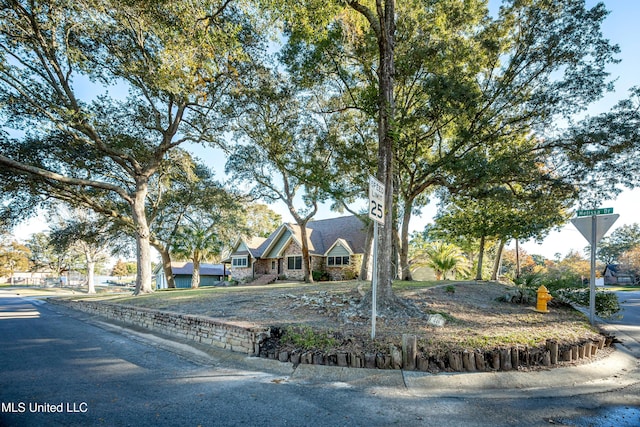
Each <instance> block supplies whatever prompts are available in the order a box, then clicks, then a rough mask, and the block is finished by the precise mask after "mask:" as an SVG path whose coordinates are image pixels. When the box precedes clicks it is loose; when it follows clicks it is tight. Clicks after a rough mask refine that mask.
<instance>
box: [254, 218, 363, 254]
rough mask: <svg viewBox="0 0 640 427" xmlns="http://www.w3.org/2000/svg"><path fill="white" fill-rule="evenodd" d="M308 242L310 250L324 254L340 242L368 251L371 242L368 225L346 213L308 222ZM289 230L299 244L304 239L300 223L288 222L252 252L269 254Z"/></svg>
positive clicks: (361, 251) (352, 247) (360, 251)
mask: <svg viewBox="0 0 640 427" xmlns="http://www.w3.org/2000/svg"><path fill="white" fill-rule="evenodd" d="M306 228H307V242H308V243H309V253H310V254H312V255H319V256H324V255H325V254H326V253H327V252H328V251H329V250H330V249H331V248H332V247H333V246H334V245H335V244H336V243H337V242H339V243H340V244H342V245H343V246H346V249H347V250H349V251H351V252H352V253H364V249H365V245H366V241H367V229H366V225H365V224H364V223H363V222H362V220H360V219H359V218H358V217H357V216H355V215H351V216H344V217H338V218H331V219H323V220H318V221H309V222H308V223H307V227H306ZM287 231H289V232H290V233H291V236H290V237H289V238H292V239H294V240H295V242H296V243H298V244H300V243H301V242H302V236H301V232H300V226H298V225H297V224H294V223H285V224H283V225H281V226H280V227H279V228H278V229H277V230H276V231H274V232H273V233H272V234H271V235H270V236H269V237H268V238H267V239H266V240H265V241H264V242H262V244H261V245H260V246H258V247H257V248H256V249H255V250H254V251H252V254H253V256H254V257H256V258H259V257H261V256H262V255H263V254H265V253H268V252H269V251H270V250H271V249H272V248H273V247H274V246H275V245H276V244H277V242H278V241H279V239H280V238H282V237H283V236H284V234H285V233H286V232H287Z"/></svg>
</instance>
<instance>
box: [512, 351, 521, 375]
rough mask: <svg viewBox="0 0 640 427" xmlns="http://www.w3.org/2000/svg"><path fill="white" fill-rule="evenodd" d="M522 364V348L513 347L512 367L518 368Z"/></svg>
mask: <svg viewBox="0 0 640 427" xmlns="http://www.w3.org/2000/svg"><path fill="white" fill-rule="evenodd" d="M518 366H520V348H518V347H513V348H512V349H511V368H513V369H516V370H517V369H518Z"/></svg>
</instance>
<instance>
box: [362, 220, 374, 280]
mask: <svg viewBox="0 0 640 427" xmlns="http://www.w3.org/2000/svg"><path fill="white" fill-rule="evenodd" d="M372 245H373V222H371V221H369V225H367V241H366V243H365V245H364V254H363V255H362V265H361V266H360V280H369V271H370V268H371V265H370V264H369V258H370V257H371V253H372V252H373V246H372Z"/></svg>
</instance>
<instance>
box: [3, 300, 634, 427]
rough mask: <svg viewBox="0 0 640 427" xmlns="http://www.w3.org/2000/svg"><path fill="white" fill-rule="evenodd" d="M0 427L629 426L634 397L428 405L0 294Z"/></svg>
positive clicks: (404, 393)
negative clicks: (303, 378) (254, 364)
mask: <svg viewBox="0 0 640 427" xmlns="http://www.w3.org/2000/svg"><path fill="white" fill-rule="evenodd" d="M0 405H1V407H0V426H43V425H46V426H55V425H61V426H62V425H63V426H74V425H77V426H92V425H100V426H146V425H154V426H285V425H296V426H392V425H402V426H482V425H487V426H489V425H490V426H510V425H518V426H543V425H549V424H556V425H558V424H559V425H572V426H616V427H621V426H637V425H640V386H639V385H638V384H637V383H636V384H634V385H631V386H627V387H624V388H621V389H620V390H616V391H613V392H611V391H609V392H607V393H602V392H600V391H599V390H598V388H597V387H594V388H592V389H590V391H589V392H588V393H584V390H583V391H582V393H576V395H575V396H568V397H562V398H555V397H554V396H552V395H550V396H547V397H535V398H531V397H530V396H527V395H526V394H522V393H517V392H515V391H514V396H513V398H492V397H491V396H490V395H489V394H488V395H487V398H478V397H473V398H468V397H459V398H456V397H446V398H433V397H430V398H426V397H419V396H416V395H414V394H412V393H411V392H410V391H409V390H407V389H406V388H403V387H384V386H375V385H372V384H371V383H368V384H362V385H351V384H346V383H341V382H323V381H322V378H316V379H315V380H313V381H307V382H298V383H296V382H292V381H289V380H288V378H286V377H284V376H282V375H281V374H278V373H277V372H275V371H269V370H248V369H243V368H241V367H238V366H235V365H233V364H230V363H228V362H227V361H224V360H221V359H215V358H212V357H210V356H207V355H205V354H200V353H197V352H191V351H182V350H180V349H179V348H171V347H166V346H165V345H164V344H163V342H162V341H158V340H154V339H153V338H150V337H144V336H140V335H136V334H133V333H129V332H127V331H126V330H122V329H118V328H114V327H111V326H109V325H106V324H101V323H96V322H95V321H93V320H91V319H89V318H87V317H86V315H83V314H79V313H76V312H72V311H71V310H67V309H63V308H61V307H58V306H52V305H50V304H47V303H42V302H41V301H37V300H32V299H26V298H21V297H18V296H15V295H11V294H10V293H9V292H7V291H0Z"/></svg>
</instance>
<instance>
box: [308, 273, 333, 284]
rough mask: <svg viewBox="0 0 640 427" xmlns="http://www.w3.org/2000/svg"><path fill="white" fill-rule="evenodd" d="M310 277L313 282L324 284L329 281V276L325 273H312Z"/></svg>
mask: <svg viewBox="0 0 640 427" xmlns="http://www.w3.org/2000/svg"><path fill="white" fill-rule="evenodd" d="M311 277H313V280H314V281H315V282H326V281H327V280H330V279H331V276H329V273H327V272H326V271H312V272H311Z"/></svg>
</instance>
